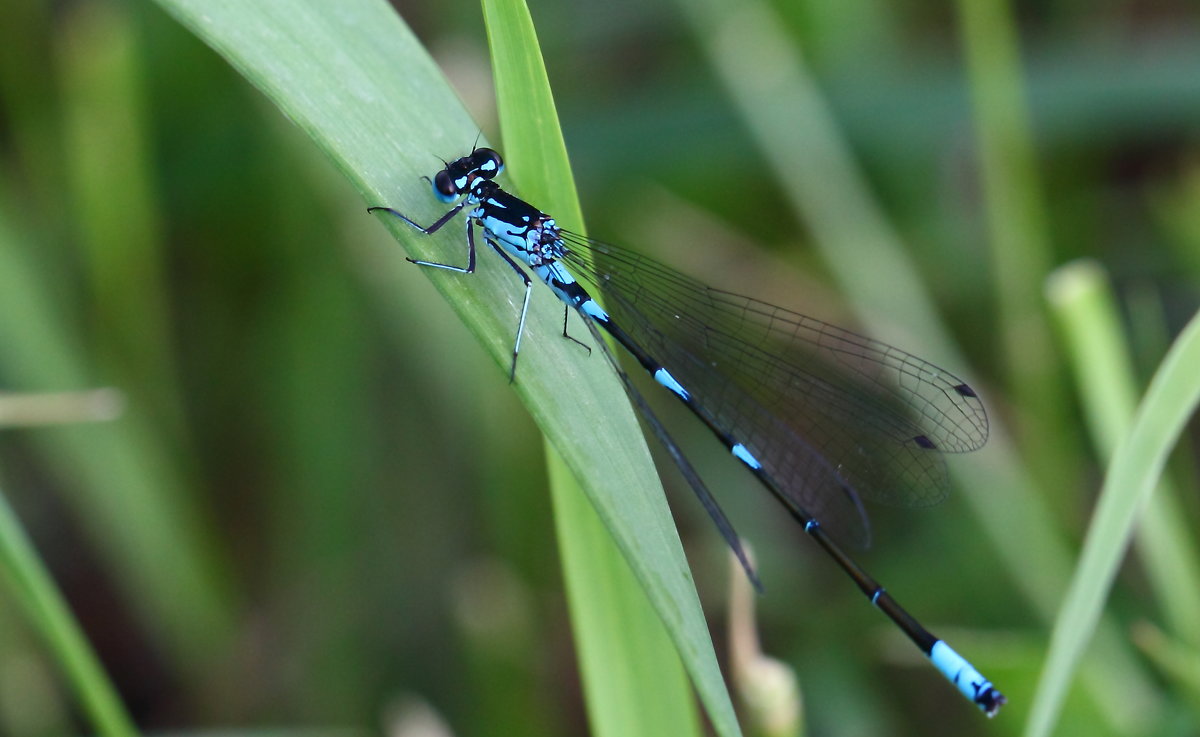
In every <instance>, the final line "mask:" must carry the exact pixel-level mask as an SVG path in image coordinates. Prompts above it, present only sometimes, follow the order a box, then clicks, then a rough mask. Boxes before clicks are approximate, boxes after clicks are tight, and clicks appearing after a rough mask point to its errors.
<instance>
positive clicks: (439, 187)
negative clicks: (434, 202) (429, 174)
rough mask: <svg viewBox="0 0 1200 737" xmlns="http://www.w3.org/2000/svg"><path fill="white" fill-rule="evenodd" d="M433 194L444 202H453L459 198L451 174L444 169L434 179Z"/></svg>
mask: <svg viewBox="0 0 1200 737" xmlns="http://www.w3.org/2000/svg"><path fill="white" fill-rule="evenodd" d="M433 193H434V194H435V195H437V197H438V199H439V200H441V201H442V202H453V201H454V200H455V198H457V197H458V194H459V193H458V187H457V186H456V185H455V184H454V179H453V178H452V177H451V176H450V172H448V171H446V170H445V169H443V170H441V171H439V172H438V173H437V176H435V177H434V178H433Z"/></svg>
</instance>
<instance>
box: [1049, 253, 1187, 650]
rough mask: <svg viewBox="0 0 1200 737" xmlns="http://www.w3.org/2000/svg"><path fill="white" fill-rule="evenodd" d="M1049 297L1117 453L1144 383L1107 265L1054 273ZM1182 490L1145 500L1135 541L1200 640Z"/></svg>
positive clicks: (1103, 444) (1094, 413) (1100, 432)
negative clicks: (1137, 373) (1122, 324)
mask: <svg viewBox="0 0 1200 737" xmlns="http://www.w3.org/2000/svg"><path fill="white" fill-rule="evenodd" d="M1046 291H1047V296H1048V299H1049V301H1050V305H1051V307H1052V308H1053V311H1054V314H1055V317H1056V318H1057V320H1058V323H1059V326H1060V332H1061V333H1062V334H1063V336H1064V338H1065V340H1066V347H1067V353H1068V355H1070V357H1071V359H1072V360H1071V363H1072V366H1073V367H1074V370H1075V374H1076V377H1077V378H1076V383H1078V384H1079V387H1080V392H1081V394H1082V395H1083V407H1084V410H1085V412H1086V413H1087V417H1088V425H1089V427H1090V428H1091V431H1092V436H1093V439H1094V443H1095V445H1096V447H1097V450H1098V451H1099V453H1100V456H1101V457H1102V458H1111V457H1112V454H1113V453H1114V452H1115V451H1116V447H1117V443H1118V442H1119V441H1120V439H1121V437H1122V436H1123V435H1124V434H1125V433H1126V432H1128V430H1129V424H1130V423H1131V422H1132V421H1133V413H1134V411H1135V410H1136V409H1137V396H1138V382H1137V380H1136V379H1135V377H1134V369H1133V366H1132V364H1131V361H1130V358H1129V357H1130V355H1131V353H1130V348H1129V345H1128V344H1127V341H1126V340H1125V336H1124V335H1123V334H1122V332H1121V327H1120V317H1119V315H1118V311H1117V305H1116V301H1115V298H1114V295H1113V293H1112V289H1111V287H1110V286H1109V284H1108V281H1107V277H1106V275H1105V273H1104V270H1103V269H1102V268H1101V267H1100V265H1099V264H1097V263H1095V262H1092V261H1082V262H1075V263H1072V264H1068V265H1067V266H1064V267H1062V268H1060V269H1058V270H1057V271H1055V272H1054V274H1052V275H1051V280H1050V281H1049V282H1048V283H1047V288H1046ZM1178 493H1179V492H1178V490H1177V489H1176V488H1175V486H1174V484H1172V483H1171V482H1170V480H1169V479H1166V478H1164V479H1163V481H1162V483H1161V484H1160V485H1159V488H1158V491H1157V493H1155V494H1154V495H1153V496H1152V497H1151V498H1150V501H1149V503H1148V505H1147V506H1146V513H1145V516H1144V517H1143V519H1142V523H1141V525H1140V526H1139V528H1138V533H1137V538H1136V539H1135V544H1136V545H1137V548H1138V553H1139V554H1140V556H1141V557H1142V559H1143V563H1144V566H1145V569H1146V573H1147V576H1148V578H1149V582H1150V584H1151V586H1153V588H1154V595H1155V597H1156V598H1157V599H1158V602H1159V605H1160V606H1161V607H1162V610H1163V613H1164V615H1165V616H1166V619H1167V621H1168V622H1169V623H1170V629H1171V632H1172V634H1173V635H1175V636H1176V637H1179V638H1181V639H1182V640H1183V641H1185V642H1187V643H1189V644H1191V646H1192V647H1197V646H1200V618H1198V617H1196V612H1200V570H1198V568H1197V563H1198V562H1200V555H1197V551H1196V544H1195V540H1194V538H1192V537H1191V535H1190V534H1189V532H1188V530H1187V529H1186V525H1185V524H1184V520H1186V519H1187V515H1186V514H1185V512H1184V510H1183V508H1182V507H1181V506H1180V503H1179V498H1178Z"/></svg>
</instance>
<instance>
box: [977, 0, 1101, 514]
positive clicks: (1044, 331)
mask: <svg viewBox="0 0 1200 737" xmlns="http://www.w3.org/2000/svg"><path fill="white" fill-rule="evenodd" d="M1009 5H1010V4H1009V3H1007V2H1005V1H1004V0H982V1H981V0H960V1H959V2H958V14H959V18H960V26H961V33H962V38H963V49H964V53H965V60H966V64H967V73H968V81H969V83H970V84H969V85H968V90H969V91H970V93H971V100H972V105H973V113H974V124H975V135H976V138H977V139H978V143H977V146H978V156H979V159H980V161H979V167H980V175H981V179H982V188H983V197H984V202H985V208H984V211H985V213H984V214H985V215H986V217H987V225H988V231H989V236H990V237H989V239H988V240H989V246H990V248H989V255H990V257H991V262H992V264H993V267H994V268H993V273H994V275H995V281H996V284H995V286H994V292H995V295H996V300H997V305H998V307H999V310H998V312H997V314H998V317H999V321H998V327H999V331H1000V336H1001V338H1002V350H1001V355H1002V356H1004V357H1005V360H1006V362H1007V365H1006V366H1005V369H1006V373H1007V377H1006V378H1007V383H1008V387H1009V393H1010V395H1011V396H1012V398H1013V403H1014V404H1015V406H1016V410H1017V412H1018V414H1019V418H1018V419H1019V423H1020V427H1021V429H1022V433H1023V434H1024V435H1025V436H1026V437H1027V438H1028V441H1027V442H1026V443H1024V445H1023V448H1022V450H1023V451H1024V453H1025V455H1026V457H1027V458H1029V463H1028V468H1030V469H1031V470H1032V471H1034V472H1035V473H1036V474H1037V475H1038V477H1039V479H1040V481H1041V482H1042V487H1043V488H1044V489H1046V490H1047V492H1048V493H1050V494H1055V495H1061V494H1064V493H1066V490H1067V489H1071V488H1075V484H1073V483H1072V481H1073V480H1074V478H1073V475H1074V474H1075V473H1077V472H1076V471H1075V470H1073V469H1072V468H1071V466H1070V465H1069V460H1068V459H1071V458H1075V457H1077V456H1078V452H1077V450H1076V448H1074V447H1073V443H1074V442H1075V441H1074V438H1075V434H1074V433H1072V432H1070V426H1069V424H1068V414H1067V413H1068V409H1067V400H1066V397H1067V396H1068V395H1067V392H1066V391H1064V390H1063V386H1062V384H1063V381H1062V378H1063V377H1062V371H1061V368H1060V362H1059V360H1058V356H1057V351H1056V349H1055V346H1054V345H1053V343H1052V341H1051V335H1050V329H1049V325H1048V323H1047V318H1046V313H1045V305H1044V303H1043V301H1042V297H1041V294H1040V293H1039V292H1038V289H1039V286H1040V285H1041V284H1043V283H1045V279H1046V275H1047V273H1048V272H1049V270H1050V264H1051V263H1052V259H1053V255H1052V253H1051V249H1050V243H1049V240H1050V239H1049V235H1048V230H1049V226H1048V223H1047V218H1046V202H1045V197H1044V196H1043V193H1042V187H1041V182H1040V180H1039V178H1038V175H1037V160H1036V154H1035V153H1034V146H1033V134H1032V130H1031V128H1032V123H1031V122H1030V116H1029V112H1028V110H1027V107H1026V102H1025V96H1026V95H1025V90H1024V86H1023V84H1022V79H1021V76H1022V69H1021V64H1020V61H1019V58H1018V57H1019V54H1020V50H1019V47H1018V44H1017V38H1016V29H1015V22H1014V20H1013V18H1012V11H1011V10H1010V7H1009Z"/></svg>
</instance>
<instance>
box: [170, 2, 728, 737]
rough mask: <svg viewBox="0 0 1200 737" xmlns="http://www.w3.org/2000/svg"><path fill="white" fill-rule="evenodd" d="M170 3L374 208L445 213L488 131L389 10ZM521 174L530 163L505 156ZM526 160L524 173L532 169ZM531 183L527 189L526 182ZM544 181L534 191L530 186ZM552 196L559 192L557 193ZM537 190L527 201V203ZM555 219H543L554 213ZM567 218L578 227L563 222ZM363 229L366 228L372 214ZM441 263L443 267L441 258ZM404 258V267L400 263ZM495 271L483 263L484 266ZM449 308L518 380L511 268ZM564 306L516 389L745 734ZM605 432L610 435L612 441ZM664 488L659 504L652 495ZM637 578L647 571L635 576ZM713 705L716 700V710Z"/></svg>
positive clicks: (485, 274)
mask: <svg viewBox="0 0 1200 737" xmlns="http://www.w3.org/2000/svg"><path fill="white" fill-rule="evenodd" d="M160 4H161V5H162V6H163V7H164V8H166V9H167V10H168V11H169V12H170V13H172V14H173V15H174V16H175V17H176V18H178V19H179V20H180V21H181V22H182V23H183V24H184V25H186V26H187V27H188V28H190V29H191V30H192V31H193V32H195V33H196V34H197V35H198V36H200V37H201V38H202V39H203V40H204V41H205V42H207V43H208V44H209V45H210V46H212V47H213V48H214V49H216V50H217V51H218V52H219V53H221V54H222V55H223V56H224V57H225V58H226V59H228V60H229V62H230V63H231V64H232V65H233V66H234V67H235V68H237V69H238V70H239V71H240V72H241V73H242V74H243V75H244V76H245V77H246V78H247V79H248V80H250V82H252V83H253V84H254V85H255V86H257V87H258V88H259V89H260V90H262V91H263V92H264V93H265V94H266V95H267V96H268V97H269V98H270V99H271V100H272V101H273V102H274V103H275V104H276V105H278V106H279V108H280V109H281V110H283V112H284V113H285V114H286V115H288V117H290V118H291V119H292V120H293V121H294V122H295V123H296V124H297V125H299V126H300V127H301V128H302V129H303V130H304V131H305V132H306V133H307V134H308V135H310V136H311V137H312V139H313V140H314V142H315V143H317V145H318V146H320V147H321V149H322V150H323V151H325V153H326V154H327V155H328V156H329V157H330V159H331V160H332V161H333V163H334V164H335V166H337V167H338V169H340V170H341V171H342V172H343V173H344V174H345V175H346V176H347V177H348V178H349V179H350V181H351V182H352V183H353V184H354V186H355V187H357V189H358V190H359V191H360V192H361V193H362V195H363V199H364V203H366V204H380V205H389V206H392V207H394V208H396V209H398V210H400V211H401V212H404V213H406V214H409V215H411V216H412V217H414V218H415V219H416V220H418V221H420V222H425V223H430V222H433V220H434V219H436V218H437V217H438V216H439V215H440V214H441V213H442V212H444V211H445V207H444V206H442V205H439V204H438V203H437V202H436V200H434V198H433V197H431V196H430V195H429V190H428V186H427V185H425V184H423V183H421V182H419V181H418V177H420V176H421V175H427V174H429V173H430V171H429V170H430V165H431V159H432V157H433V156H434V155H441V156H445V157H450V156H455V155H460V154H461V153H463V152H464V151H465V150H466V149H467V147H468V146H469V145H470V144H471V142H472V141H474V140H475V137H476V134H477V132H478V128H477V126H476V124H475V123H474V122H473V121H472V120H471V119H470V117H469V116H468V115H467V113H466V111H465V110H464V109H463V106H462V104H461V103H460V101H459V100H458V98H457V97H456V96H455V94H454V92H453V91H452V90H451V89H450V87H449V86H448V85H447V83H446V81H445V80H444V79H443V77H442V75H441V73H440V71H439V70H438V69H437V67H436V66H435V65H434V63H433V62H432V60H431V59H430V58H429V56H428V54H427V53H426V51H425V50H424V49H423V48H422V47H421V45H420V44H419V43H418V42H417V40H416V38H415V37H414V36H413V34H412V32H411V31H410V30H409V29H408V27H407V26H406V25H405V24H404V23H403V22H402V21H401V20H400V19H399V18H398V17H397V16H396V15H395V14H394V13H393V12H392V11H391V10H390V9H389V8H388V6H387V5H386V4H385V3H383V2H381V1H380V0H347V1H345V2H339V3H336V4H333V3H324V2H318V1H317V0H308V1H307V2H295V1H291V0H265V1H264V2H257V3H241V2H233V1H232V0H224V1H221V0H217V1H215V2H214V1H213V0H203V1H202V0H160ZM506 153H507V154H509V156H510V158H511V157H512V154H513V153H515V154H516V157H515V159H513V170H514V172H517V171H524V167H526V166H529V165H530V164H533V165H536V162H530V163H526V161H527V159H528V156H527V155H526V154H524V153H523V152H522V151H520V150H519V147H518V150H517V151H516V152H512V151H510V152H506ZM523 157H524V158H523ZM528 173H530V174H532V173H534V171H533V170H532V169H531V170H530V171H529V172H528ZM534 181H536V179H532V180H531V182H530V183H531V185H532V184H533V182H534ZM545 181H547V182H549V181H556V182H557V183H558V184H561V180H549V179H547V180H545ZM533 193H536V190H530V192H527V193H526V194H529V195H531V198H532V194H533ZM555 201H556V200H555V199H553V198H551V199H547V200H546V202H547V203H550V204H542V203H541V202H539V205H542V206H543V207H546V209H550V206H551V205H552V204H553V203H554V202H555ZM556 214H558V215H559V216H560V217H565V218H569V217H570V213H568V212H566V211H562V213H556ZM364 217H366V216H365V215H364ZM384 222H386V223H387V225H388V227H390V228H391V229H392V231H393V232H394V233H395V234H396V236H397V238H398V239H399V240H400V242H401V243H402V244H403V245H404V247H405V249H406V250H407V251H408V252H409V253H410V254H412V255H414V256H417V257H424V258H430V257H435V258H437V259H438V260H443V259H446V258H449V257H448V256H447V254H448V253H449V254H457V253H461V250H460V249H463V245H462V231H461V230H460V229H458V228H455V227H448V228H447V229H446V231H445V232H444V233H439V234H438V235H437V237H432V238H431V237H425V236H421V235H420V234H418V233H416V232H414V231H413V230H412V229H410V228H408V227H407V226H405V225H404V224H403V223H397V222H395V221H392V220H386V219H385V220H384ZM435 254H436V256H435ZM401 255H402V254H400V253H399V252H398V253H397V254H396V258H400V257H401ZM484 262H488V259H484ZM427 273H428V275H429V278H430V279H431V280H432V281H433V282H434V284H435V285H436V286H437V287H438V289H439V290H441V291H442V292H443V294H445V295H446V297H447V299H448V300H449V301H450V303H451V306H452V307H453V308H454V309H455V311H456V312H457V313H458V314H459V316H460V317H461V318H462V319H463V321H464V322H465V323H466V324H467V326H468V327H469V328H470V329H471V331H472V332H473V333H474V334H475V335H476V336H477V337H478V338H479V340H480V341H481V342H482V343H483V345H484V347H485V349H486V350H487V351H488V352H489V354H490V355H491V356H492V358H493V359H494V360H495V362H496V363H497V364H498V365H499V366H501V367H503V369H504V370H507V368H508V363H509V359H510V351H511V341H512V337H513V329H514V327H515V324H516V317H517V312H516V311H517V308H518V307H519V300H520V298H521V296H522V295H521V290H520V289H519V288H514V286H515V285H514V283H513V282H514V280H513V278H512V273H511V272H510V271H508V270H507V268H500V267H497V268H491V266H490V265H488V264H487V263H484V264H481V267H480V270H479V271H478V272H477V273H476V274H475V275H473V276H472V277H470V278H463V277H462V276H461V275H457V274H449V273H444V272H435V271H429V272H427ZM561 320H562V312H561V305H559V304H558V303H557V302H556V300H553V299H535V300H534V301H533V304H532V305H531V307H530V312H529V320H528V324H527V333H526V341H525V342H524V343H523V344H522V348H523V350H522V353H521V367H520V372H519V374H518V378H517V381H516V383H515V385H514V390H515V391H516V392H517V393H518V394H519V396H520V397H521V399H522V401H523V402H524V403H525V405H526V407H527V408H528V409H529V411H530V413H531V415H532V416H533V418H534V420H535V421H536V422H537V423H538V425H539V426H540V427H541V429H542V431H543V432H544V433H545V435H546V436H547V437H548V438H550V439H551V442H552V443H553V444H554V446H555V448H557V449H558V451H559V452H561V453H562V455H563V457H564V458H565V460H566V462H567V465H568V466H569V467H570V468H571V469H572V471H573V472H574V474H575V476H576V478H579V479H582V480H583V481H584V483H585V484H586V486H585V489H589V490H590V491H591V496H590V498H591V499H592V500H593V502H596V500H601V502H600V503H597V505H596V506H597V509H598V511H599V513H600V516H601V519H603V520H604V522H605V524H606V525H607V526H608V528H609V529H610V530H619V531H620V532H618V534H617V538H618V541H619V544H620V545H621V548H622V550H623V552H624V553H625V555H626V558H627V559H628V560H631V561H639V562H642V566H643V567H642V569H641V570H640V571H639V578H641V580H642V582H643V584H646V583H647V582H651V583H650V585H649V586H648V589H649V591H650V593H651V596H652V597H658V598H657V599H656V600H655V601H656V603H657V604H658V611H659V614H660V616H662V617H663V618H664V620H666V621H668V622H669V624H668V630H669V631H671V632H679V631H686V632H688V633H689V639H688V640H687V641H685V642H682V643H681V642H680V641H679V640H678V639H677V640H676V645H677V646H679V647H680V649H681V651H682V652H683V658H684V661H685V663H692V664H695V663H701V662H705V663H707V664H708V665H706V666H692V671H691V672H692V675H693V678H694V679H696V682H697V684H698V688H699V689H700V692H701V694H702V697H703V698H705V699H706V703H707V704H708V706H709V708H710V709H712V710H713V715H714V716H713V720H714V722H715V723H716V724H718V725H720V726H719V728H720V730H721V731H722V733H723V734H736V733H737V731H736V723H735V722H733V716H732V709H731V708H730V707H729V705H728V697H727V696H724V700H723V703H724V707H723V708H722V707H721V703H722V701H721V699H722V696H723V695H724V693H725V692H724V688H723V686H721V685H720V681H719V671H718V670H717V667H716V664H715V658H714V657H713V654H712V648H711V644H710V643H709V642H708V635H707V630H705V629H704V626H703V620H702V618H701V617H700V613H699V606H698V602H697V599H696V594H695V591H694V588H693V585H692V582H691V577H690V574H689V573H688V572H687V568H686V566H684V565H683V557H682V553H681V548H680V545H679V540H678V536H677V533H676V532H675V529H674V526H673V524H672V523H671V520H670V517H669V515H668V514H667V511H666V507H665V504H664V503H663V501H662V495H661V491H659V490H658V489H657V481H656V480H655V481H653V482H650V481H648V479H654V478H655V477H654V474H653V471H652V468H653V467H652V465H651V464H650V461H649V456H648V453H647V451H646V448H645V442H644V440H643V439H642V437H641V433H640V432H639V431H638V429H637V424H636V422H635V420H634V418H633V417H632V414H631V412H630V411H629V409H628V402H627V401H626V399H625V396H624V393H623V391H622V389H621V387H620V384H619V382H618V381H617V380H616V378H615V377H614V376H612V372H611V370H609V368H608V366H607V365H605V363H604V361H603V360H602V359H601V358H600V357H599V356H593V357H592V359H591V360H587V356H586V354H583V355H580V354H581V351H580V349H579V347H578V346H576V345H575V344H573V343H571V342H570V341H565V340H562V337H561ZM599 428H603V431H601V430H600V429H599ZM650 483H653V484H654V489H653V491H650V490H649V489H648V484H650ZM635 565H636V563H635ZM714 692H717V693H716V694H715V695H714Z"/></svg>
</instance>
